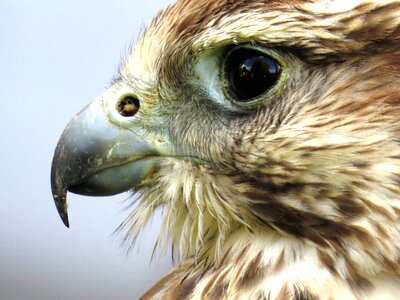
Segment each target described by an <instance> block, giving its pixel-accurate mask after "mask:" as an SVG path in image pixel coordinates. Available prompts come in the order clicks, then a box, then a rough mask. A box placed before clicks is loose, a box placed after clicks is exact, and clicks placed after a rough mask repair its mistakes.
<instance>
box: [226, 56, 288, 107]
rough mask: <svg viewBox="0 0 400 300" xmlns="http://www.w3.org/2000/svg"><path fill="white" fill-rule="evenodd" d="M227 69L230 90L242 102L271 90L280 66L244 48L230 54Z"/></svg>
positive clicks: (268, 58)
mask: <svg viewBox="0 0 400 300" xmlns="http://www.w3.org/2000/svg"><path fill="white" fill-rule="evenodd" d="M227 68H228V69H227V72H228V76H229V77H228V79H229V82H230V86H231V90H232V92H233V93H234V94H235V96H236V97H237V98H238V100H240V101H243V102H246V101H249V100H252V99H253V98H255V97H257V96H259V95H261V94H263V93H265V92H266V91H268V90H269V89H271V88H272V87H273V86H274V85H275V83H276V82H277V81H278V79H279V76H280V74H281V66H280V65H279V64H278V63H277V62H276V61H275V60H274V59H272V58H271V57H269V56H268V55H266V54H264V53H262V52H260V51H257V50H254V49H246V48H242V49H237V50H234V51H232V52H231V54H230V56H229V58H228V65H227Z"/></svg>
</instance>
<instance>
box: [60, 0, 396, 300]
mask: <svg viewBox="0 0 400 300" xmlns="http://www.w3.org/2000/svg"><path fill="white" fill-rule="evenodd" d="M52 191H53V196H54V200H55V203H56V206H57V209H58V211H59V213H60V215H61V218H62V220H63V221H64V223H65V224H66V225H67V226H68V217H67V201H66V196H67V191H70V192H73V193H78V194H83V195H91V196H96V195H103V196H104V195H112V194H117V193H121V192H124V191H133V193H134V194H137V195H138V198H139V200H138V202H137V203H136V205H135V206H133V208H132V210H133V211H132V212H131V214H130V215H129V216H128V218H127V219H126V220H125V221H124V222H123V223H122V225H121V230H122V231H123V232H125V233H126V235H127V239H128V240H130V239H134V238H135V237H136V236H137V235H138V234H139V233H140V231H141V229H142V228H143V227H144V226H145V224H146V222H147V221H148V220H149V219H150V218H151V216H152V215H153V213H154V212H155V211H156V210H157V209H162V211H163V225H162V230H161V233H160V237H159V242H160V243H162V244H164V245H165V244H168V245H169V244H170V243H172V245H173V248H174V249H175V250H174V251H176V252H178V253H179V255H180V262H179V264H178V265H177V266H176V267H175V268H174V269H173V270H172V271H171V272H170V273H169V274H168V275H166V276H165V277H164V278H163V279H162V280H161V281H159V282H158V283H157V284H156V285H155V286H154V287H153V288H151V289H150V290H149V291H148V292H147V293H145V294H144V295H143V298H142V299H193V300H194V299H321V300H328V299H335V300H337V299H340V300H343V299H345V300H351V299H354V300H355V299H399V297H400V220H399V218H400V1H399V0H302V1H300V0H179V1H178V2H177V3H175V4H173V5H171V6H169V7H167V8H166V9H165V10H163V11H161V12H160V13H159V14H158V15H157V16H156V17H155V19H154V20H153V21H152V22H151V24H150V25H149V26H148V28H147V29H146V30H145V31H144V32H143V33H142V34H141V35H140V37H139V38H138V40H137V43H136V44H135V45H134V46H133V47H132V50H131V51H130V53H129V55H128V56H127V57H126V59H125V60H124V61H123V63H122V64H121V67H120V70H119V73H118V76H116V78H115V80H114V81H113V83H112V84H111V86H110V87H109V88H108V89H107V90H106V91H105V92H104V93H102V94H101V95H100V96H99V97H98V98H96V99H95V100H94V101H93V102H92V103H91V104H89V105H88V106H87V107H86V108H84V109H83V110H82V111H81V112H80V113H79V114H78V115H77V116H75V117H74V118H73V119H72V121H71V122H70V123H69V124H68V125H67V127H66V129H65V130H64V133H63V134H62V136H61V138H60V141H59V143H58V145H57V148H56V150H55V156H54V158H53V163H52Z"/></svg>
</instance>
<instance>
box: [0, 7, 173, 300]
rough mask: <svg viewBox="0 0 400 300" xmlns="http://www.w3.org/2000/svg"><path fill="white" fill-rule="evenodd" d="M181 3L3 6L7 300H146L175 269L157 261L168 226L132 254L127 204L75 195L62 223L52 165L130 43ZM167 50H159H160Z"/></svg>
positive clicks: (1, 261)
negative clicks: (125, 233) (157, 244)
mask: <svg viewBox="0 0 400 300" xmlns="http://www.w3.org/2000/svg"><path fill="white" fill-rule="evenodd" d="M170 2H172V0H159V1H157V2H155V1H153V2H151V1H148V0H141V1H138V0H120V1H118V0H116V1H111V0H110V1H106V0H79V1H78V0H64V1H60V0H52V1H50V0H48V1H45V0H37V1H32V0H19V1H15V0H1V1H0V141H1V142H0V299H1V300H14V299H16V300H17V299H18V300H24V299H57V300H63V299H96V300H99V299H116V300H117V299H137V297H138V296H139V295H140V294H141V293H142V292H144V291H145V290H146V289H147V288H148V287H150V286H151V284H152V283H154V282H155V281H156V280H157V279H158V278H159V277H161V276H162V275H163V274H164V273H165V272H167V270H168V269H169V268H170V259H169V257H163V258H161V259H156V260H155V261H154V262H153V263H152V264H150V257H151V251H152V245H153V243H154V240H155V237H156V234H157V232H158V226H159V224H158V222H157V220H155V221H154V222H153V224H152V226H150V227H149V229H148V230H147V231H146V232H145V235H144V236H142V238H141V240H140V241H141V242H140V248H139V250H138V248H136V249H135V251H134V252H133V253H132V254H131V255H129V256H125V254H124V253H123V251H122V250H121V247H120V242H119V241H116V240H113V239H112V233H113V231H114V229H115V228H116V227H117V226H118V225H119V223H120V222H121V221H122V219H123V218H124V216H125V215H126V212H124V211H123V204H122V202H123V199H125V198H126V197H128V195H127V194H125V195H122V196H119V197H112V198H91V197H82V196H76V195H69V203H70V211H69V212H70V223H71V229H66V228H65V227H64V226H63V224H62V223H61V221H60V220H59V218H58V215H57V212H56V209H55V206H54V204H53V202H52V197H51V192H50V183H49V182H50V181H49V174H50V164H51V158H52V155H53V151H54V147H55V146H56V143H57V140H58V137H59V136H60V134H61V132H62V130H63V128H64V126H65V125H66V123H67V122H68V121H69V119H70V118H71V117H72V116H73V115H74V114H75V113H77V112H78V111H79V110H80V109H81V108H82V107H83V106H84V105H86V103H88V102H89V101H90V100H91V99H93V98H94V97H95V96H96V95H97V94H99V93H100V92H101V91H102V90H103V89H104V88H105V87H106V86H107V85H108V84H109V81H110V80H111V78H112V76H113V75H115V74H116V69H117V67H118V64H119V61H120V57H121V55H122V54H124V53H125V49H126V48H128V46H129V44H130V41H132V40H134V39H135V37H136V36H137V35H138V33H139V29H140V28H141V27H142V24H148V23H149V21H150V20H151V17H152V16H153V15H154V14H155V13H156V11H157V10H158V9H160V8H162V7H165V6H166V5H167V4H169V3H170ZM155 46H157V45H155Z"/></svg>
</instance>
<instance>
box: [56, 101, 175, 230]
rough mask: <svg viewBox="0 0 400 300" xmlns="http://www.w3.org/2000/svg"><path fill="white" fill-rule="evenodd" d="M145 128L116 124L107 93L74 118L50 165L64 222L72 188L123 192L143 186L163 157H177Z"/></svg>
mask: <svg viewBox="0 0 400 300" xmlns="http://www.w3.org/2000/svg"><path fill="white" fill-rule="evenodd" d="M132 118H135V117H132ZM132 124H134V123H133V122H132ZM132 126H133V125H132ZM140 132H141V129H140V128H123V127H121V126H118V125H116V124H115V123H114V122H112V121H111V118H110V116H109V115H108V113H107V111H106V109H105V103H104V101H103V98H102V97H99V98H97V99H96V100H95V101H93V102H92V103H91V104H89V105H88V106H87V107H86V108H84V109H83V110H82V111H81V112H80V113H78V114H77V115H76V116H75V117H74V118H73V119H72V120H71V121H70V122H69V124H68V125H67V127H66V128H65V129H64V132H63V133H62V135H61V138H60V140H59V141H58V144H57V147H56V149H55V153H54V157H53V161H52V168H51V188H52V193H53V198H54V201H55V204H56V207H57V210H58V213H59V215H60V217H61V219H62V221H63V222H64V224H65V226H67V227H69V221H68V212H67V192H68V191H70V192H73V193H77V194H81V195H89V196H109V195H115V194H119V193H122V192H124V191H127V190H129V189H131V188H133V187H135V186H136V185H138V184H140V182H141V181H142V180H143V179H144V178H146V175H148V174H149V172H151V170H152V169H153V168H154V167H155V165H156V162H157V161H158V160H159V159H160V156H173V155H174V154H173V153H174V152H173V150H172V147H171V146H170V145H169V144H168V143H166V142H165V141H163V140H162V139H160V138H159V137H155V136H151V135H150V134H148V133H146V135H144V134H140Z"/></svg>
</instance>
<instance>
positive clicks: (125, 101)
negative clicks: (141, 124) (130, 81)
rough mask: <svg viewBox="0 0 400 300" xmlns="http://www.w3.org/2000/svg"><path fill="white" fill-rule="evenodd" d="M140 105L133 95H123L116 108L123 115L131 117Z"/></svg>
mask: <svg viewBox="0 0 400 300" xmlns="http://www.w3.org/2000/svg"><path fill="white" fill-rule="evenodd" d="M139 107H140V103H139V100H138V99H137V98H135V97H133V96H125V97H123V98H122V99H121V100H120V101H119V102H118V104H117V106H116V109H117V110H118V112H119V114H120V115H121V116H123V117H133V116H134V115H136V113H137V112H138V110H139Z"/></svg>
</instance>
